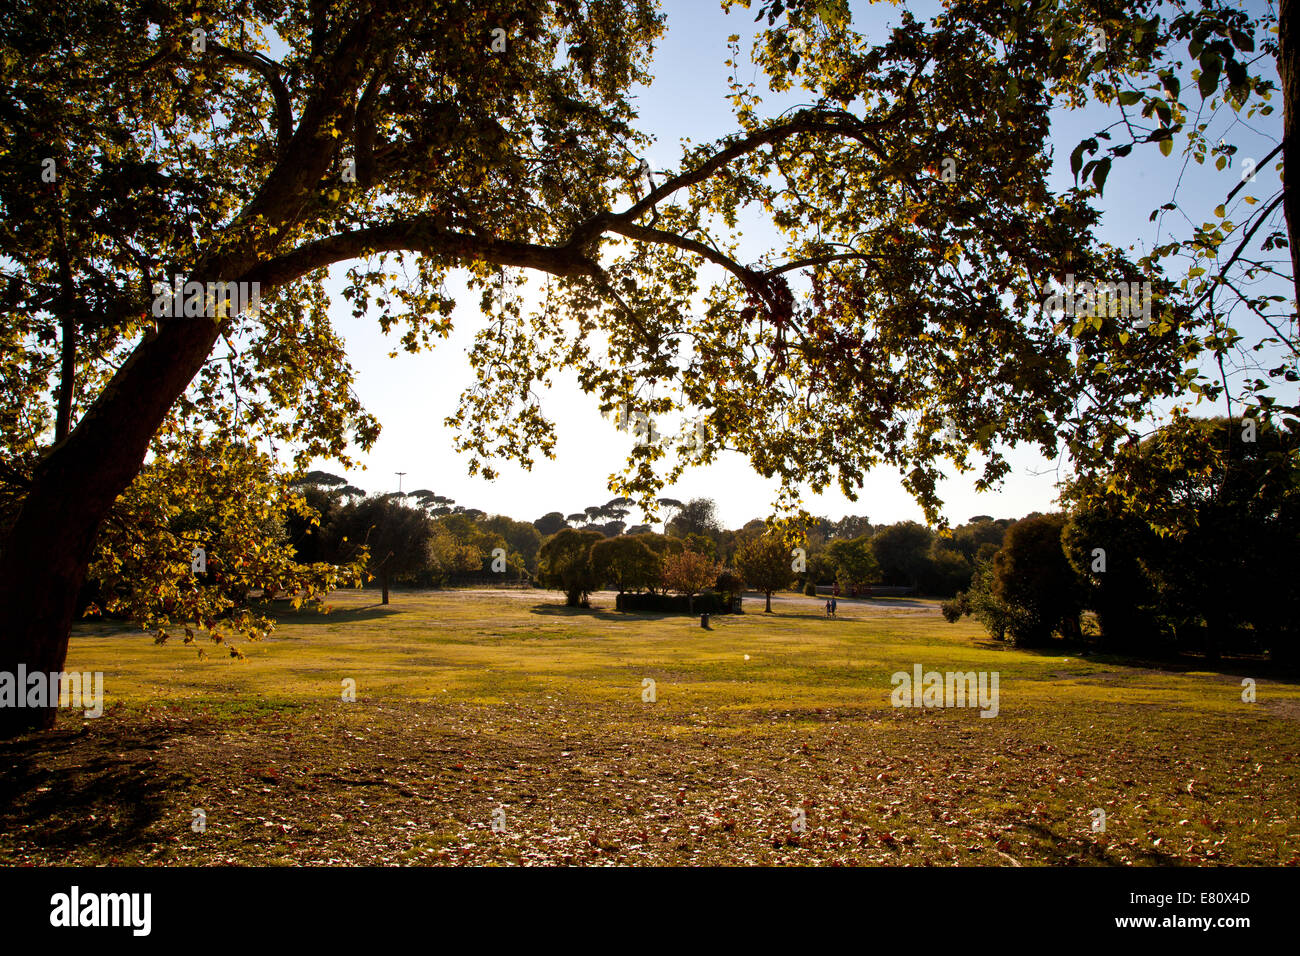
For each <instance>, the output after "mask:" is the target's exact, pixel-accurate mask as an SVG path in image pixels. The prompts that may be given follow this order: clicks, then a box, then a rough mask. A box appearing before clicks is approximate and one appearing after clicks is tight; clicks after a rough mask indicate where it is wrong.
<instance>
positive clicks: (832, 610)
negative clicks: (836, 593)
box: [830, 597, 837, 617]
mask: <svg viewBox="0 0 1300 956" xmlns="http://www.w3.org/2000/svg"><path fill="white" fill-rule="evenodd" d="M836 606H837V602H836V600H835V598H833V597H832V598H831V608H830V610H831V617H834V616H835V608H836Z"/></svg>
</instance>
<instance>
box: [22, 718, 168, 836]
mask: <svg viewBox="0 0 1300 956" xmlns="http://www.w3.org/2000/svg"><path fill="white" fill-rule="evenodd" d="M172 739H173V736H172V733H171V732H170V731H169V730H168V729H166V728H159V729H156V730H140V729H130V730H125V731H120V732H115V733H111V734H108V733H95V732H90V731H88V730H86V729H78V730H54V731H50V732H47V733H41V734H30V735H28V736H25V737H21V738H18V739H16V740H6V741H0V832H3V833H4V834H5V837H6V840H5V842H6V843H8V844H9V846H10V848H12V849H20V848H21V846H22V844H27V845H29V846H34V847H36V848H39V849H41V850H59V849H63V848H73V847H81V848H84V847H85V846H86V845H87V844H94V845H97V846H98V847H100V848H102V849H103V850H104V851H105V852H107V853H108V854H109V855H113V854H114V853H120V852H123V851H126V850H130V849H134V848H138V847H146V846H147V847H152V846H154V845H155V844H156V843H157V839H158V837H157V833H156V832H153V833H150V832H148V831H150V829H151V827H153V825H154V824H155V823H157V822H158V820H159V819H160V817H161V815H162V813H163V810H164V807H165V805H166V803H167V796H168V794H169V793H170V792H171V791H173V790H178V789H181V788H183V787H185V786H186V785H187V784H188V783H189V779H188V778H187V777H186V776H185V775H182V774H177V773H175V772H168V771H165V770H164V769H163V768H161V767H160V766H159V764H158V763H157V761H156V760H155V759H154V757H153V756H152V752H153V751H157V750H159V748H160V747H161V746H162V745H163V744H166V743H169V742H170V741H171V740H172ZM176 823H177V826H176V829H181V828H182V827H183V826H184V825H187V821H181V820H178V821H176Z"/></svg>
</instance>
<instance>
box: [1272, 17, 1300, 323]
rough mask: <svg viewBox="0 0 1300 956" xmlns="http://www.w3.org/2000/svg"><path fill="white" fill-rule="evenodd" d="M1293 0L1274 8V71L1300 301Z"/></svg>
mask: <svg viewBox="0 0 1300 956" xmlns="http://www.w3.org/2000/svg"><path fill="white" fill-rule="evenodd" d="M1296 13H1297V11H1296V9H1295V0H1281V2H1280V3H1279V4H1278V9H1277V24H1278V34H1277V72H1278V76H1279V78H1280V79H1281V81H1282V188H1283V189H1284V190H1285V192H1284V193H1283V199H1282V211H1283V213H1284V214H1285V215H1286V231H1287V237H1288V239H1289V242H1290V244H1291V269H1292V273H1291V279H1292V283H1293V285H1294V287H1295V293H1296V301H1297V303H1300V235H1297V229H1300V199H1298V198H1297V197H1298V196H1300V184H1297V182H1296V180H1297V178H1300V152H1297V143H1296V111H1297V110H1298V109H1300V66H1298V65H1297V64H1296V49H1295V45H1296V36H1295V23H1294V15H1295V14H1296Z"/></svg>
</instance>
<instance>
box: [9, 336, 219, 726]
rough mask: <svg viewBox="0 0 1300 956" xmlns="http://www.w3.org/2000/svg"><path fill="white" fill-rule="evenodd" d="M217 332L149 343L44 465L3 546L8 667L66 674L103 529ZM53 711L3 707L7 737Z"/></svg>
mask: <svg viewBox="0 0 1300 956" xmlns="http://www.w3.org/2000/svg"><path fill="white" fill-rule="evenodd" d="M216 338H217V326H216V324H215V323H213V322H209V321H206V320H203V319H188V320H180V321H171V322H168V323H166V324H165V325H164V326H163V327H162V329H161V331H159V332H158V333H157V334H155V335H154V336H152V337H151V338H149V339H147V340H146V341H144V342H142V343H141V344H140V346H139V347H138V348H137V349H136V350H135V352H134V353H133V354H132V355H131V357H130V358H129V359H128V360H127V362H126V363H125V364H124V365H123V366H122V367H121V368H120V369H119V370H118V372H117V374H116V375H115V376H114V377H113V380H112V381H111V382H110V383H109V385H108V387H107V388H106V389H105V390H104V392H103V394H101V395H100V397H99V400H98V401H96V402H95V404H94V405H93V406H92V407H91V408H90V410H89V411H88V412H87V414H86V415H85V417H83V418H82V420H81V421H80V422H78V424H77V427H76V428H74V429H73V430H72V433H71V434H70V435H68V437H67V438H66V439H65V440H64V441H62V442H59V443H58V444H56V445H55V446H54V447H53V449H51V450H50V451H49V452H48V453H47V454H46V455H45V457H44V459H43V460H42V461H41V462H40V463H39V464H38V465H37V467H36V470H35V472H34V474H33V476H32V484H31V488H30V489H29V491H28V493H27V496H26V498H25V499H24V500H23V503H22V507H21V508H20V510H19V512H18V515H17V517H16V519H15V521H14V524H13V527H12V528H11V529H10V531H9V534H8V535H7V536H6V537H5V539H4V542H3V544H2V545H0V671H8V672H10V673H15V672H16V671H17V668H18V665H19V664H24V665H26V667H27V670H28V672H31V671H36V670H40V671H44V672H46V673H49V672H51V671H61V670H62V669H63V664H64V661H65V659H66V657H67V652H68V633H69V631H70V629H71V627H72V617H73V613H74V610H75V606H76V600H77V592H78V590H79V589H80V587H81V585H82V582H83V581H84V580H85V577H86V568H87V565H88V564H89V562H90V558H91V555H92V549H93V547H94V542H95V535H96V533H97V532H98V530H99V525H100V522H101V521H103V519H104V516H105V515H106V514H108V512H109V509H110V508H112V506H113V503H114V502H115V501H116V500H117V498H118V496H119V495H120V494H121V493H122V491H123V490H124V489H125V488H126V487H127V485H129V484H130V483H131V481H132V480H133V479H134V478H135V476H136V475H137V474H138V473H139V471H140V466H141V464H142V463H143V462H144V458H145V454H146V452H147V451H148V448H149V442H150V440H151V439H152V438H153V436H154V434H155V433H156V432H157V430H158V427H159V425H160V424H161V423H162V421H163V420H164V418H165V416H166V415H167V412H168V410H169V409H170V408H171V406H172V404H173V403H174V402H175V401H176V399H177V398H178V397H179V396H180V395H181V394H182V393H183V392H184V391H185V388H186V386H187V385H188V384H189V382H190V380H191V379H192V378H193V377H194V375H195V374H196V373H197V372H198V370H199V369H200V368H201V367H202V365H203V362H204V360H205V359H206V358H207V355H208V353H209V352H210V351H211V349H212V344H213V342H215V341H216ZM55 712H56V711H55V708H52V707H50V708H43V709H33V708H26V707H17V708H3V709H0V738H3V737H11V736H14V735H16V734H20V733H23V732H25V731H28V730H36V729H47V728H49V727H51V726H52V725H53V723H54V716H55Z"/></svg>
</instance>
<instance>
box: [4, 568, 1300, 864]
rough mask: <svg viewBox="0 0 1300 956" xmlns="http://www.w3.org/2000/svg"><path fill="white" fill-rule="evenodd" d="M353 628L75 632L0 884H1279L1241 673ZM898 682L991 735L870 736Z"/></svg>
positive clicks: (604, 604) (902, 629) (1297, 717)
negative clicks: (883, 870) (478, 867)
mask: <svg viewBox="0 0 1300 956" xmlns="http://www.w3.org/2000/svg"><path fill="white" fill-rule="evenodd" d="M376 601H377V596H376V594H375V592H373V591H354V592H345V593H340V594H337V595H335V596H334V597H333V598H332V600H331V605H332V606H333V607H334V608H335V611H334V612H333V613H331V614H330V615H328V616H321V615H319V614H313V613H306V612H304V613H301V614H294V613H292V612H288V611H286V612H282V613H281V615H280V626H279V628H278V629H277V631H276V632H275V636H274V637H273V638H271V639H269V640H266V641H264V642H261V643H258V644H252V645H242V648H241V649H242V650H243V652H244V654H245V655H246V659H244V660H237V659H234V658H231V657H230V656H229V655H228V654H227V652H226V651H224V650H223V649H222V648H220V647H214V646H213V645H210V644H209V645H207V646H206V650H207V657H206V659H200V658H199V655H198V653H197V651H196V649H195V647H193V646H189V647H187V646H184V645H183V644H181V643H179V642H177V643H174V644H173V643H169V644H167V645H163V646H158V645H155V644H154V643H153V641H152V639H151V638H150V637H149V636H148V635H142V634H140V633H139V632H129V631H124V630H122V629H121V628H120V627H116V626H113V625H109V624H79V625H78V626H77V627H76V629H75V631H74V634H73V638H72V645H71V650H70V653H69V658H68V663H67V669H68V670H78V671H103V672H104V689H105V694H106V698H107V704H108V706H107V708H106V711H105V714H104V716H103V717H101V718H99V719H91V720H88V719H84V718H83V717H82V716H81V715H80V713H79V712H76V713H73V712H62V713H60V716H59V725H58V728H57V729H56V731H55V732H53V733H52V734H46V735H41V736H34V737H28V738H23V739H20V740H18V741H10V742H5V743H0V767H2V769H0V863H3V864H10V865H13V864H22V863H42V864H48V863H54V864H57V863H92V864H93V863H116V864H129V863H146V864H152V863H175V864H210V863H284V864H291V863H314V864H328V863H333V864H385V863H388V864H407V863H410V864H428V863H472V864H484V863H504V864H515V863H527V864H535V863H582V864H588V863H594V864H611V863H613V864H639V863H652V864H740V863H751V862H752V863H801V864H802V863H807V864H814V863H829V864H908V865H926V864H954V863H957V864H986V865H1006V866H1013V865H1033V864H1094V863H1095V864H1121V865H1123V864H1226V863H1236V864H1256V863H1257V864H1291V865H1294V864H1296V863H1300V819H1298V809H1297V808H1298V807H1300V799H1298V798H1300V780H1298V779H1297V771H1298V770H1300V767H1298V766H1297V763H1298V761H1297V753H1298V752H1300V686H1297V685H1296V684H1295V683H1294V682H1280V681H1277V680H1271V679H1267V678H1265V677H1264V676H1262V673H1263V672H1262V671H1261V672H1259V673H1256V672H1255V671H1252V669H1251V665H1250V663H1249V662H1235V663H1234V664H1233V665H1231V666H1225V667H1224V668H1223V669H1222V670H1219V671H1214V672H1198V671H1178V670H1172V669H1164V670H1162V669H1156V668H1152V667H1144V666H1137V665H1134V664H1132V663H1129V662H1119V661H1109V660H1098V659H1096V658H1079V657H1076V656H1063V655H1062V653H1061V652H1059V651H1058V652H1056V653H1047V652H1043V653H1033V652H1026V651H1023V650H1016V649H1014V648H1010V647H1007V646H1004V645H1001V644H999V643H996V642H991V641H988V640H987V639H986V638H985V635H984V633H983V631H982V630H980V629H979V627H978V626H977V625H975V624H973V623H970V622H968V621H963V622H961V623H959V624H955V625H949V624H947V623H945V622H944V621H943V619H942V618H941V617H940V616H939V614H938V611H937V605H935V604H934V603H933V602H928V601H898V602H888V601H880V602H875V603H874V604H870V605H868V604H865V603H862V604H855V603H853V602H849V601H842V602H841V603H840V615H839V619H838V620H826V619H825V618H824V617H823V616H822V614H821V605H820V603H819V602H817V601H814V600H813V599H803V598H799V597H795V596H793V595H791V596H788V597H786V598H784V599H783V600H781V601H779V602H777V603H776V604H775V606H774V611H775V613H773V614H763V613H762V602H761V600H748V601H747V602H746V610H747V613H745V614H744V615H740V616H727V617H715V618H714V619H713V630H711V631H705V630H702V629H701V628H700V627H699V622H698V619H687V618H660V617H657V616H651V615H623V614H617V613H614V612H613V611H612V604H613V597H612V595H608V594H602V595H598V596H596V598H595V600H594V602H593V603H594V605H595V606H594V607H593V609H591V610H574V609H567V608H564V607H563V606H561V604H560V601H559V598H558V596H557V595H555V594H553V593H548V592H539V591H534V592H502V593H489V592H430V593H409V592H395V593H394V596H393V603H392V604H391V605H390V606H388V607H381V606H377V605H376ZM915 664H921V665H923V667H924V668H925V669H927V670H930V669H933V670H938V671H971V670H974V671H981V670H982V671H996V672H998V673H999V675H1000V697H999V711H998V714H997V716H996V717H994V718H992V719H988V718H981V717H980V716H979V711H978V710H976V709H970V708H953V707H950V708H929V709H923V708H895V707H893V706H891V703H890V695H891V692H892V690H893V687H892V685H891V680H890V678H891V675H892V674H893V673H895V672H897V671H906V672H909V673H910V672H911V671H912V668H913V665H915ZM1246 676H1254V677H1257V678H1258V691H1257V693H1258V700H1257V702H1255V703H1245V702H1243V700H1242V688H1241V682H1242V678H1243V677H1246ZM647 678H648V679H650V680H653V681H654V682H655V691H656V695H657V699H656V700H655V701H653V702H647V701H645V700H643V699H642V698H643V681H645V680H646V679H647ZM345 679H350V680H353V681H355V682H356V693H357V700H356V702H355V703H349V702H345V701H343V700H342V690H343V682H344V680H345ZM1097 809H1101V810H1104V812H1105V815H1106V827H1105V831H1104V832H1093V820H1094V811H1095V810H1097ZM196 810H201V811H202V812H203V814H204V820H205V829H204V830H203V831H202V832H195V831H194V829H193V827H192V822H193V821H194V820H195V819H196V815H195V811H196ZM800 811H802V817H801V818H800ZM800 819H802V821H804V822H805V824H806V825H805V826H804V827H803V828H802V832H797V830H796V824H798V823H799V822H800ZM494 823H495V824H496V827H495V828H494Z"/></svg>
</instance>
